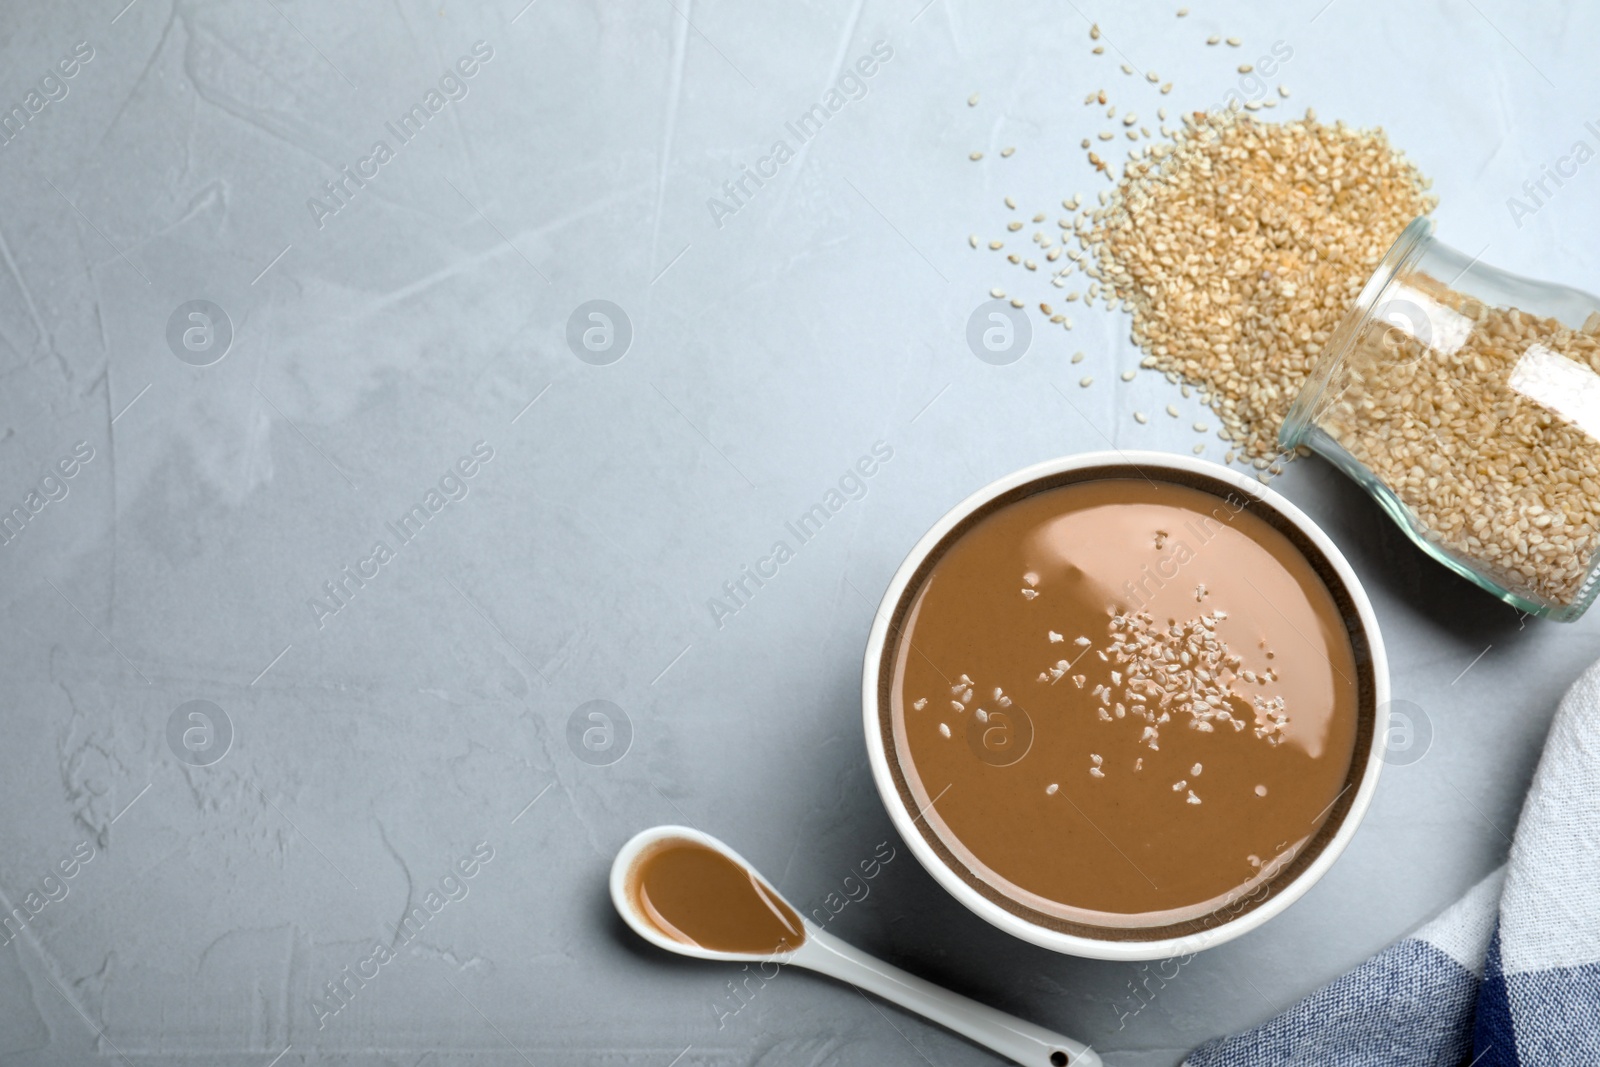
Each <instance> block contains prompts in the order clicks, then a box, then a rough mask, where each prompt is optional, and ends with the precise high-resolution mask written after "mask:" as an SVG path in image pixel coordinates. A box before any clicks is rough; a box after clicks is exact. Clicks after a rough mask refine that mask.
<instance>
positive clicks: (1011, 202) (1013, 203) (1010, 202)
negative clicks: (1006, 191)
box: [1006, 196, 1017, 211]
mask: <svg viewBox="0 0 1600 1067" xmlns="http://www.w3.org/2000/svg"><path fill="white" fill-rule="evenodd" d="M1006 207H1008V208H1010V209H1011V210H1012V211H1015V210H1017V200H1016V197H1012V196H1008V197H1006Z"/></svg>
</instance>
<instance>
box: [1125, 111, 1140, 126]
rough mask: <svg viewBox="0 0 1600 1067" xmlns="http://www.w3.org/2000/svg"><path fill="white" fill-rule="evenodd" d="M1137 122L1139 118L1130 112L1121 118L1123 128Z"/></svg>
mask: <svg viewBox="0 0 1600 1067" xmlns="http://www.w3.org/2000/svg"><path fill="white" fill-rule="evenodd" d="M1138 121H1139V116H1138V115H1135V114H1134V113H1133V112H1131V111H1130V112H1128V113H1127V114H1126V115H1124V116H1122V124H1123V125H1124V126H1132V125H1133V124H1134V123H1136V122H1138Z"/></svg>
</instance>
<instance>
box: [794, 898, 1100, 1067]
mask: <svg viewBox="0 0 1600 1067" xmlns="http://www.w3.org/2000/svg"><path fill="white" fill-rule="evenodd" d="M789 962H790V963H793V964H798V965H799V966H801V967H805V968H807V969H809V970H813V971H817V972H818V973H820V974H825V975H828V976H829V977H830V978H837V979H839V980H840V981H841V982H848V983H850V984H851V985H853V986H858V987H859V988H861V989H864V990H866V991H867V992H869V993H876V994H877V995H878V996H880V997H882V998H883V999H885V1000H889V1001H893V1002H894V1003H896V1004H898V1005H900V1006H901V1007H902V1008H905V1009H907V1010H908V1011H914V1012H916V1013H917V1014H918V1015H921V1016H923V1017H924V1018H927V1019H931V1020H933V1021H934V1022H936V1023H939V1024H940V1025H941V1026H945V1027H948V1028H949V1029H951V1030H954V1031H955V1032H956V1033H958V1034H961V1035H962V1036H963V1037H966V1038H969V1039H971V1040H973V1041H976V1042H977V1043H978V1044H980V1045H984V1046H986V1047H988V1048H991V1049H993V1050H994V1051H995V1052H998V1053H1000V1055H1002V1056H1005V1057H1007V1058H1009V1059H1011V1060H1013V1061H1015V1062H1016V1063H1020V1064H1023V1065H1024V1067H1063V1065H1066V1064H1070V1065H1071V1067H1101V1064H1100V1057H1099V1056H1098V1055H1096V1054H1095V1053H1094V1051H1093V1050H1092V1049H1090V1048H1088V1047H1087V1046H1086V1045H1083V1044H1081V1043H1080V1042H1077V1041H1074V1040H1072V1039H1071V1038H1068V1037H1063V1036H1062V1035H1060V1034H1057V1033H1054V1032H1053V1031H1050V1030H1046V1029H1045V1028H1044V1027H1042V1026H1035V1025H1034V1024H1033V1023H1030V1022H1024V1021H1023V1020H1021V1019H1018V1018H1017V1017H1016V1016H1014V1015H1007V1014H1006V1013H1005V1012H1003V1011H1000V1010H998V1009H996V1008H991V1007H989V1006H988V1005H987V1004H979V1003H978V1002H977V1001H975V1000H969V999H967V998H966V997H963V996H961V995H960V994H957V993H952V992H950V991H949V990H948V989H944V988H941V987H940V986H936V985H934V984H933V983H932V982H928V981H924V980H923V979H921V978H918V977H917V976H916V975H913V974H907V973H906V972H905V971H902V970H901V969H900V968H898V967H892V966H890V965H889V964H887V963H884V962H883V961H882V960H877V959H874V958H873V957H871V956H869V955H867V954H866V953H865V952H862V951H861V950H860V949H858V948H855V947H853V946H851V945H847V944H845V943H844V942H843V941H840V940H839V939H838V938H836V937H833V936H832V935H830V934H825V933H823V932H822V931H821V930H818V929H815V928H814V927H811V926H810V925H809V924H808V925H807V928H806V939H805V942H804V943H803V944H802V945H801V946H800V948H798V949H797V950H795V952H794V954H793V956H791V957H790V959H789Z"/></svg>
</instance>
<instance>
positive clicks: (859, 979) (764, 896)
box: [611, 826, 1101, 1067]
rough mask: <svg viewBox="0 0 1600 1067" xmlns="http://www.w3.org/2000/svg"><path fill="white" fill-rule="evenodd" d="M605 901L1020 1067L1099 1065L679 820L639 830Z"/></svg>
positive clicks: (660, 938)
mask: <svg viewBox="0 0 1600 1067" xmlns="http://www.w3.org/2000/svg"><path fill="white" fill-rule="evenodd" d="M611 901H612V903H613V904H614V905H615V906H616V909H617V911H618V913H619V914H621V916H622V918H623V921H624V922H626V923H627V924H628V925H629V926H631V927H632V928H633V930H634V932H635V933H637V934H638V935H639V936H640V937H642V938H644V939H645V940H646V941H649V942H650V943H651V944H653V945H655V946H657V947H658V948H663V949H666V950H667V951H668V952H676V953H678V954H680V955H683V956H693V957H696V958H698V959H706V960H724V961H729V962H742V963H749V962H753V961H765V960H772V961H775V962H777V963H780V964H791V965H794V966H797V967H804V968H806V969H807V970H811V971H816V972H818V973H819V974H825V975H828V976H829V977H831V978H836V979H838V980H839V981H842V982H848V983H849V984H851V985H853V986H857V987H858V988H860V989H864V990H866V991H867V992H869V993H876V994H877V995H878V996H880V997H882V998H884V999H885V1000H889V1001H892V1002H894V1003H895V1004H898V1005H900V1006H901V1007H902V1008H905V1009H906V1010H908V1011H913V1012H916V1013H917V1014H919V1015H922V1016H923V1017H925V1018H927V1019H930V1020H932V1021H933V1022H936V1023H939V1024H940V1025H941V1026H944V1027H947V1028H948V1029H950V1030H954V1031H955V1032H956V1033H958V1034H961V1035H962V1036H963V1037H966V1038H968V1039H969V1040H971V1041H975V1042H977V1043H978V1044H980V1045H983V1046H986V1047H987V1048H990V1049H992V1050H994V1051H995V1052H997V1053H999V1054H1000V1055H1002V1056H1005V1057H1007V1058H1009V1059H1011V1060H1013V1061H1015V1062H1016V1063H1020V1064H1024V1065H1026V1067H1067V1065H1069V1064H1070V1065H1072V1067H1099V1065H1100V1062H1101V1061H1100V1057H1099V1056H1098V1055H1096V1054H1095V1053H1094V1051H1093V1050H1091V1049H1089V1048H1088V1047H1087V1046H1085V1045H1083V1044H1082V1043H1080V1042H1077V1041H1073V1040H1072V1039H1071V1038H1067V1037H1063V1036H1062V1035H1060V1034H1057V1033H1054V1032H1052V1031H1050V1030H1046V1029H1045V1028H1044V1027H1042V1026H1035V1025H1034V1024H1033V1023H1029V1022H1025V1021H1023V1020H1022V1019H1018V1018H1016V1017H1015V1016H1011V1015H1007V1014H1006V1013H1005V1012H1002V1011H999V1010H997V1009H995V1008H991V1007H989V1006H987V1005H985V1004H979V1003H978V1002H977V1001H974V1000H969V999H967V998H966V997H963V996H960V995H958V994H955V993H952V992H950V991H949V990H947V989H943V988H941V987H939V986H936V985H934V984H933V983H931V982H927V981H924V980H923V979H921V978H918V977H916V976H915V975H912V974H908V973H906V972H905V971H902V970H900V969H899V968H898V967H892V966H890V965H889V964H887V963H884V962H882V961H880V960H876V959H874V958H872V957H871V956H869V955H867V954H866V953H864V952H862V951H860V950H859V949H856V948H853V947H851V946H850V945H847V944H846V943H844V942H843V941H840V940H839V939H838V938H836V937H834V936H832V935H831V934H828V933H825V932H824V931H822V930H821V929H819V928H817V927H816V926H814V925H813V924H811V923H808V922H807V921H806V920H805V919H804V918H803V917H802V916H801V915H800V913H799V911H798V910H796V909H795V908H794V907H793V906H792V905H790V904H789V902H788V901H786V900H784V899H783V897H782V896H781V895H780V894H779V893H778V891H777V890H776V889H773V888H772V886H771V885H770V884H769V883H768V882H767V881H766V880H765V879H763V878H762V877H761V876H760V875H759V874H757V873H756V871H755V868H754V867H752V866H751V865H750V864H749V863H748V862H746V861H745V859H744V857H742V856H740V855H739V854H738V853H737V852H735V851H733V849H731V848H729V847H728V846H727V845H725V844H723V843H722V842H721V841H719V840H717V839H716V838H714V837H712V836H711V835H710V834H705V833H702V832H700V831H699V830H694V829H691V828H689V827H687V826H657V827H653V828H652V829H649V830H644V831H641V832H640V833H638V834H635V835H634V837H633V838H632V839H631V840H630V841H629V842H628V843H627V844H625V845H623V846H622V848H621V850H620V851H618V853H617V858H616V860H615V861H614V862H613V863H612V865H611Z"/></svg>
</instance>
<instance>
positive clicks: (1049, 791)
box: [1044, 782, 1061, 797]
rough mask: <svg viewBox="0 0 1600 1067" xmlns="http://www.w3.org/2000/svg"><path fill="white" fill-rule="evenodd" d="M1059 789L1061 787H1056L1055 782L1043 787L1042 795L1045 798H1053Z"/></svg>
mask: <svg viewBox="0 0 1600 1067" xmlns="http://www.w3.org/2000/svg"><path fill="white" fill-rule="evenodd" d="M1060 788H1061V786H1059V785H1057V784H1056V783H1055V782H1051V783H1050V784H1049V785H1047V786H1045V787H1044V794H1045V796H1047V797H1053V796H1055V795H1056V790H1057V789H1060Z"/></svg>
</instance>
